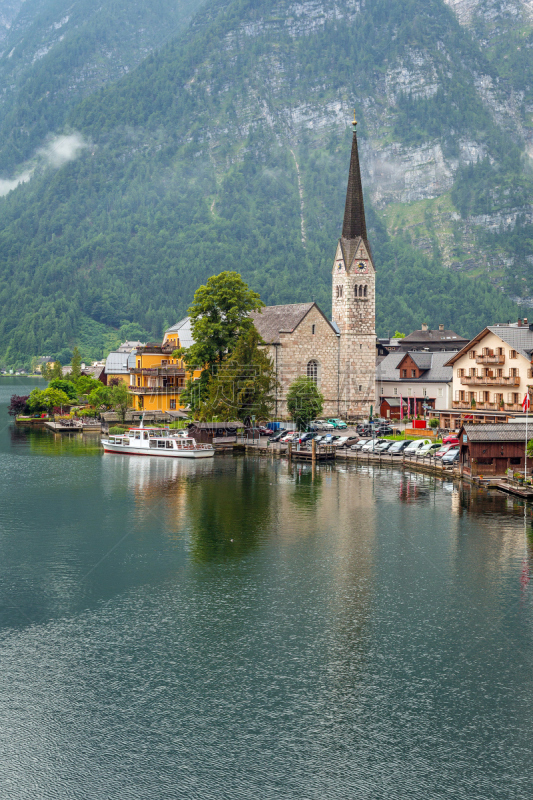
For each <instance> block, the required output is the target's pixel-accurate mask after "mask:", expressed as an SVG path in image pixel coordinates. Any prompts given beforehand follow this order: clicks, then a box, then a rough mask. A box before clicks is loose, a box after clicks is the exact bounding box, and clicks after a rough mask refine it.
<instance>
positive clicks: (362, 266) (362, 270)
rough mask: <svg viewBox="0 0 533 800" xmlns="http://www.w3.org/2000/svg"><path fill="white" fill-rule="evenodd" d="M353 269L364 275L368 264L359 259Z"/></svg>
mask: <svg viewBox="0 0 533 800" xmlns="http://www.w3.org/2000/svg"><path fill="white" fill-rule="evenodd" d="M355 271H356V272H357V274H358V275H366V273H367V272H368V266H367V264H366V263H365V262H364V261H359V262H358V263H357V264H356V266H355Z"/></svg>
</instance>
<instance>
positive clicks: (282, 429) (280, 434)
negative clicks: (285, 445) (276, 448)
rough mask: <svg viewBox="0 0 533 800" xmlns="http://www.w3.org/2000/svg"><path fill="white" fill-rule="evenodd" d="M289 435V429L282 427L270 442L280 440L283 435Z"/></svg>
mask: <svg viewBox="0 0 533 800" xmlns="http://www.w3.org/2000/svg"><path fill="white" fill-rule="evenodd" d="M286 435H287V429H286V428H281V429H280V430H279V431H276V432H275V433H274V434H273V435H272V436H271V437H270V439H269V442H279V440H280V439H281V438H283V436H286Z"/></svg>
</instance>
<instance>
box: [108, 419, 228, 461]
mask: <svg viewBox="0 0 533 800" xmlns="http://www.w3.org/2000/svg"><path fill="white" fill-rule="evenodd" d="M102 445H103V448H104V452H105V453H126V455H131V456H163V457H165V458H211V457H212V456H214V455H215V448H214V447H212V446H211V445H210V444H199V443H198V442H197V441H196V439H193V438H192V437H191V436H184V435H182V434H181V433H177V432H176V431H173V430H170V429H169V428H145V427H144V425H143V424H142V422H141V425H140V427H139V428H130V429H129V431H127V432H126V433H121V434H116V435H108V436H107V437H105V438H102Z"/></svg>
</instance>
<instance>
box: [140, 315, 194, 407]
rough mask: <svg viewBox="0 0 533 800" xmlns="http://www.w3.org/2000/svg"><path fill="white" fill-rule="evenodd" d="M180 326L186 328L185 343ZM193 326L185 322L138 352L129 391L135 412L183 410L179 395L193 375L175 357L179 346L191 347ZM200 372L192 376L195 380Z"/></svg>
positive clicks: (184, 332)
mask: <svg viewBox="0 0 533 800" xmlns="http://www.w3.org/2000/svg"><path fill="white" fill-rule="evenodd" d="M180 327H181V328H183V336H184V339H185V341H182V339H181V336H180ZM188 332H190V323H189V321H188V319H186V320H182V322H181V323H177V325H174V326H173V327H172V328H169V329H168V330H167V331H165V336H164V338H163V342H162V343H161V344H152V343H150V344H146V345H143V346H142V347H140V348H138V349H137V351H136V353H135V365H134V366H133V367H132V368H131V369H130V370H129V373H130V386H129V390H130V392H131V394H132V396H133V407H134V408H135V410H141V409H142V410H144V411H163V412H165V411H177V410H179V409H180V408H182V407H183V406H182V404H181V403H180V394H181V393H182V391H183V389H184V388H185V383H186V381H187V380H188V378H189V376H190V373H189V372H187V370H186V369H185V363H184V361H183V360H182V359H176V358H173V357H172V353H173V352H174V350H176V349H177V348H178V347H188V346H190V344H191V343H192V340H191V342H189V340H188V339H189V335H188ZM199 376H200V371H199V370H196V371H195V372H194V373H193V377H194V378H198V377H199Z"/></svg>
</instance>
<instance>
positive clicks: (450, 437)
mask: <svg viewBox="0 0 533 800" xmlns="http://www.w3.org/2000/svg"><path fill="white" fill-rule="evenodd" d="M442 444H459V439H458V438H457V436H456V435H455V433H450V434H449V435H448V436H445V437H444V439H443V440H442Z"/></svg>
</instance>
